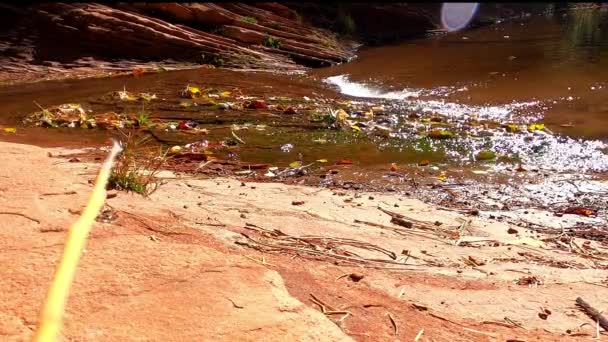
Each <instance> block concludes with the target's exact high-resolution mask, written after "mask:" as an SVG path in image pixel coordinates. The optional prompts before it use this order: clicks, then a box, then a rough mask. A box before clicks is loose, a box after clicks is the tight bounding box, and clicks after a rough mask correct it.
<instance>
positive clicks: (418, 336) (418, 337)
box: [414, 329, 424, 342]
mask: <svg viewBox="0 0 608 342" xmlns="http://www.w3.org/2000/svg"><path fill="white" fill-rule="evenodd" d="M422 334H424V329H420V331H419V332H418V335H416V338H414V342H418V340H419V339H420V337H422Z"/></svg>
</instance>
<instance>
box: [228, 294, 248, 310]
mask: <svg viewBox="0 0 608 342" xmlns="http://www.w3.org/2000/svg"><path fill="white" fill-rule="evenodd" d="M224 298H226V299H227V300H228V301H230V303H232V306H234V307H235V308H236V309H244V308H245V307H244V306H240V305H237V304H236V303H235V302H234V301H233V300H232V299H230V298H228V297H226V296H224Z"/></svg>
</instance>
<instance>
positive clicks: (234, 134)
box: [230, 131, 245, 144]
mask: <svg viewBox="0 0 608 342" xmlns="http://www.w3.org/2000/svg"><path fill="white" fill-rule="evenodd" d="M230 132H232V136H233V137H234V139H236V141H238V142H240V143H241V144H245V142H244V141H243V139H241V138H239V136H238V135H236V133H234V131H230Z"/></svg>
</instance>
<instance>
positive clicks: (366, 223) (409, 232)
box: [355, 219, 452, 246]
mask: <svg viewBox="0 0 608 342" xmlns="http://www.w3.org/2000/svg"><path fill="white" fill-rule="evenodd" d="M355 223H361V224H365V225H368V226H372V227H377V228H383V229H388V230H391V231H393V232H395V233H397V234H399V235H415V236H420V237H423V238H427V239H430V240H434V241H438V242H441V243H443V244H446V245H449V246H451V245H452V244H450V243H447V242H445V241H444V240H441V239H438V238H435V237H432V236H428V235H426V233H422V232H414V231H409V230H405V229H399V228H395V227H389V226H385V225H383V224H379V223H374V222H368V221H361V220H357V219H355Z"/></svg>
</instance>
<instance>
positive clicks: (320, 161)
mask: <svg viewBox="0 0 608 342" xmlns="http://www.w3.org/2000/svg"><path fill="white" fill-rule="evenodd" d="M317 162H319V163H327V159H317Z"/></svg>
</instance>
